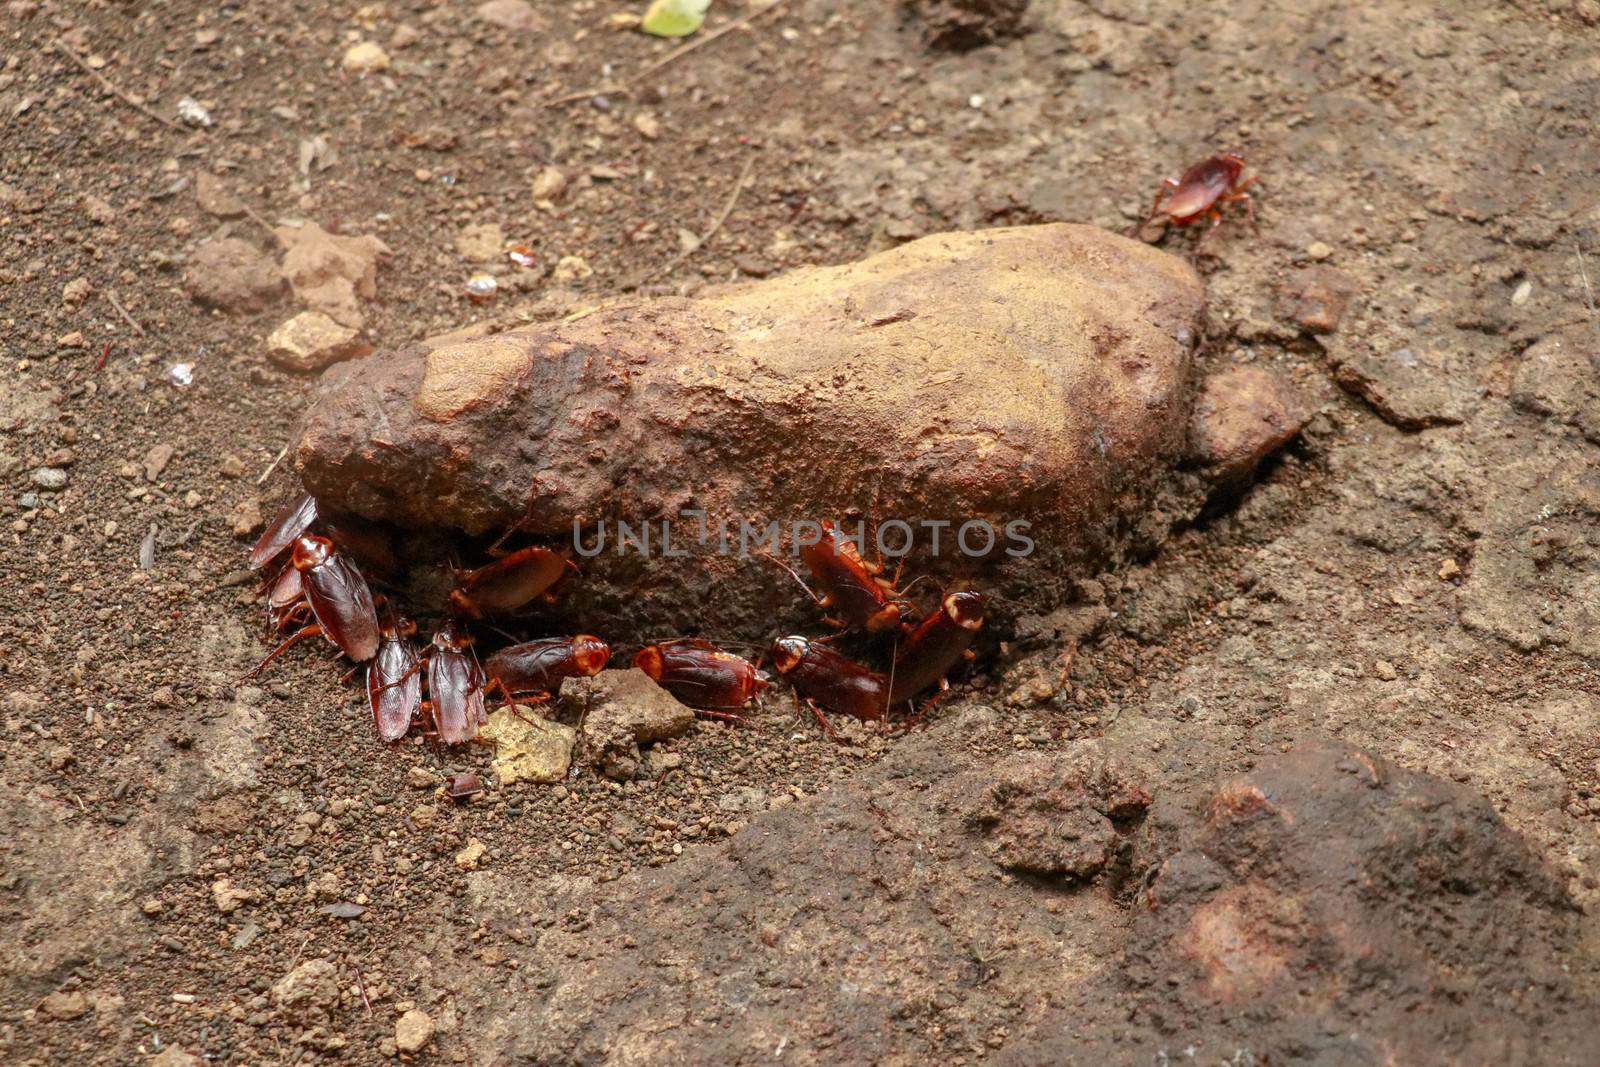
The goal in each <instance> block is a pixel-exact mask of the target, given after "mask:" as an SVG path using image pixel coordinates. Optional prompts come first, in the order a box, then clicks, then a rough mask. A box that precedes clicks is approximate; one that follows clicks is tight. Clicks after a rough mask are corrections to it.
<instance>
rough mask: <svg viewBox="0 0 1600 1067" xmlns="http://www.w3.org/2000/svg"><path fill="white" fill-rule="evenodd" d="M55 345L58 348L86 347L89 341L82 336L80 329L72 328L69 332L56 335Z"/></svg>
mask: <svg viewBox="0 0 1600 1067" xmlns="http://www.w3.org/2000/svg"><path fill="white" fill-rule="evenodd" d="M56 345H57V347H59V348H87V347H88V346H89V341H88V338H86V337H84V336H83V331H82V330H73V331H72V332H71V333H64V334H62V335H61V336H60V337H57V338H56Z"/></svg>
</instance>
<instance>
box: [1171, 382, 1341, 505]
mask: <svg viewBox="0 0 1600 1067" xmlns="http://www.w3.org/2000/svg"><path fill="white" fill-rule="evenodd" d="M1310 417H1311V413H1310V412H1309V411H1307V410H1306V407H1305V405H1304V404H1303V403H1302V402H1301V400H1300V398H1299V396H1298V395H1297V394H1296V393H1295V391H1294V389H1293V387H1291V386H1290V385H1289V383H1288V382H1286V381H1284V379H1283V378H1282V377H1280V376H1279V375H1277V374H1276V373H1274V372H1273V371H1270V370H1268V369H1266V368H1265V367H1258V366H1252V365H1245V366H1238V367H1231V368H1229V369H1227V370H1224V371H1221V372H1219V373H1217V374H1214V375H1212V376H1211V377H1210V378H1208V379H1206V382H1205V384H1204V385H1203V386H1202V387H1201V390H1200V396H1199V398H1198V399H1197V400H1196V401H1195V406H1194V416H1193V420H1192V423H1191V426H1190V440H1191V446H1190V447H1191V450H1192V452H1193V454H1194V456H1195V458H1196V459H1198V460H1199V461H1200V462H1202V463H1204V464H1206V465H1207V466H1208V467H1212V468H1213V469H1214V471H1215V475H1216V480H1217V481H1219V482H1230V481H1235V480H1237V479H1240V478H1246V477H1248V476H1249V475H1250V473H1251V472H1252V471H1254V470H1255V468H1256V464H1258V463H1260V462H1261V460H1263V459H1264V458H1266V457H1267V456H1269V455H1271V454H1272V453H1273V452H1276V451H1277V450H1278V449H1280V448H1282V447H1283V446H1284V445H1285V444H1287V443H1288V442H1289V441H1290V440H1292V439H1293V438H1294V435H1295V434H1297V433H1299V432H1300V429H1301V427H1303V426H1305V424H1306V421H1307V420H1308V419H1309V418H1310Z"/></svg>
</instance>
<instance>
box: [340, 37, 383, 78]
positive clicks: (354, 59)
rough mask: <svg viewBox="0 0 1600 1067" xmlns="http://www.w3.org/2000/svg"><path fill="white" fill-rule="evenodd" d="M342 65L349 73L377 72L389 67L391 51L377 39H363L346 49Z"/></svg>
mask: <svg viewBox="0 0 1600 1067" xmlns="http://www.w3.org/2000/svg"><path fill="white" fill-rule="evenodd" d="M340 65H341V66H342V67H344V69H345V71H346V73H349V74H375V73H377V72H378V71H381V70H388V69H389V53H388V52H385V51H384V50H383V46H382V45H380V44H378V43H377V42H376V41H361V42H360V43H358V44H353V45H351V46H350V47H349V48H348V49H346V50H345V53H344V59H343V60H341V61H340Z"/></svg>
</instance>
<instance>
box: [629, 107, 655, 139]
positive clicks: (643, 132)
mask: <svg viewBox="0 0 1600 1067" xmlns="http://www.w3.org/2000/svg"><path fill="white" fill-rule="evenodd" d="M633 128H634V129H636V130H638V131H639V136H640V137H643V138H644V139H645V140H646V141H654V140H655V139H656V138H658V137H660V136H661V120H660V119H658V118H656V117H655V116H654V115H652V114H650V112H648V111H641V112H639V113H638V114H637V115H635V116H634V117H633Z"/></svg>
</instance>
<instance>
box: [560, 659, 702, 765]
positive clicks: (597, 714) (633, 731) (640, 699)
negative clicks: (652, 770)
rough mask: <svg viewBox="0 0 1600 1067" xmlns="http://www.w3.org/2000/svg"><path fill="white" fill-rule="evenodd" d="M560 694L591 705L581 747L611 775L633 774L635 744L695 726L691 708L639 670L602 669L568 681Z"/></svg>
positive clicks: (680, 733) (677, 734)
mask: <svg viewBox="0 0 1600 1067" xmlns="http://www.w3.org/2000/svg"><path fill="white" fill-rule="evenodd" d="M561 696H562V699H563V700H574V701H578V702H580V703H581V704H582V705H583V706H585V707H587V708H588V709H589V710H588V712H587V714H585V715H584V717H583V727H582V728H583V742H584V749H585V751H586V753H587V754H588V759H589V761H590V763H592V764H593V765H595V766H597V767H599V768H600V770H601V772H602V773H603V774H605V775H606V776H607V777H610V778H617V779H625V778H631V777H632V776H633V775H634V773H635V772H637V771H638V769H639V747H638V746H640V745H647V744H652V743H654V742H656V741H664V740H667V739H669V738H673V737H681V736H683V735H684V734H685V733H687V732H688V730H689V727H691V726H693V725H694V712H693V711H692V710H691V709H689V708H687V707H684V706H683V705H682V704H680V703H678V701H676V700H675V699H673V697H672V696H671V695H670V694H669V693H667V691H666V690H664V689H662V688H661V687H660V686H658V685H656V684H655V683H654V682H652V681H651V680H650V679H649V678H648V677H647V676H646V675H645V674H644V672H643V671H638V670H607V671H601V672H600V673H599V674H597V675H595V676H594V677H593V678H579V679H576V680H574V681H571V682H569V683H567V685H566V686H565V687H564V688H563V690H562V693H561Z"/></svg>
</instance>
